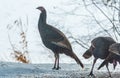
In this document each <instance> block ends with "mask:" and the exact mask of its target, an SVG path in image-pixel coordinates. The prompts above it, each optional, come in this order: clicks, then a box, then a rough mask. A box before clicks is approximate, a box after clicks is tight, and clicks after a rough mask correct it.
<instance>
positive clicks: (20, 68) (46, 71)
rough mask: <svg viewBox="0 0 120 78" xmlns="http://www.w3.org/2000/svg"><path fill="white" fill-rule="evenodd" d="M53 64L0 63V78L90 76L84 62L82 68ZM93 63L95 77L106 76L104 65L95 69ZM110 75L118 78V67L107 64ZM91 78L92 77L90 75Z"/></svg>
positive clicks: (72, 77)
mask: <svg viewBox="0 0 120 78" xmlns="http://www.w3.org/2000/svg"><path fill="white" fill-rule="evenodd" d="M52 66H53V64H22V63H0V78H90V77H88V76H87V75H88V74H89V72H90V69H91V66H92V64H91V65H88V64H86V65H85V68H84V69H81V67H80V66H79V65H77V64H60V66H61V69H60V70H52ZM98 66H99V65H98V64H96V65H95V70H94V74H95V78H108V73H107V70H106V68H105V67H103V68H102V69H101V70H97V67H98ZM109 68H110V71H111V74H112V77H113V78H120V74H119V73H120V67H119V65H118V66H117V68H116V70H113V67H112V65H111V66H109ZM91 78H92V77H91Z"/></svg>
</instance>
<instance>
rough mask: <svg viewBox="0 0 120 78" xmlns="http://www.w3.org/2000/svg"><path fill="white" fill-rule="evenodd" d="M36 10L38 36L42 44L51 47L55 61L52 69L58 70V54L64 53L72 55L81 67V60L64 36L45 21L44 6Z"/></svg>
mask: <svg viewBox="0 0 120 78" xmlns="http://www.w3.org/2000/svg"><path fill="white" fill-rule="evenodd" d="M37 9H38V10H40V11H41V13H40V18H39V21H38V29H39V32H40V36H41V38H42V42H43V44H44V45H45V46H46V47H47V48H49V49H51V50H52V51H53V53H54V55H55V63H54V67H53V69H56V70H58V69H59V68H60V67H59V54H60V53H64V54H66V55H67V56H70V57H72V58H73V59H75V61H76V62H77V63H78V64H80V65H81V67H82V68H83V64H82V62H81V61H80V60H79V58H78V57H77V56H76V55H75V53H74V52H73V50H72V48H71V45H70V43H69V41H68V39H67V38H66V36H65V35H64V34H63V33H62V32H61V31H60V30H58V29H57V28H55V27H53V26H51V25H48V24H47V23H46V16H47V15H46V10H45V8H44V7H38V8H37Z"/></svg>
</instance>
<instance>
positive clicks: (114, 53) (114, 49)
mask: <svg viewBox="0 0 120 78" xmlns="http://www.w3.org/2000/svg"><path fill="white" fill-rule="evenodd" d="M109 52H110V53H109V55H108V56H107V58H106V59H105V60H104V61H103V62H102V64H101V65H100V66H99V68H98V70H99V69H100V68H101V67H103V66H104V65H105V64H106V63H108V61H110V63H113V67H114V69H115V67H116V66H117V62H119V64H120V43H114V44H112V45H110V47H109Z"/></svg>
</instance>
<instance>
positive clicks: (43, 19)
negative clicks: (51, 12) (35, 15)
mask: <svg viewBox="0 0 120 78" xmlns="http://www.w3.org/2000/svg"><path fill="white" fill-rule="evenodd" d="M43 25H46V11H45V10H43V11H41V14H40V18H39V23H38V26H39V27H41V26H43Z"/></svg>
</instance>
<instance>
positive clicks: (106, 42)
mask: <svg viewBox="0 0 120 78" xmlns="http://www.w3.org/2000/svg"><path fill="white" fill-rule="evenodd" d="M113 43H115V41H114V40H113V39H112V38H111V37H97V38H95V39H93V40H92V41H91V46H90V48H89V49H88V50H87V51H86V52H85V53H84V54H83V57H84V58H86V59H88V58H90V57H91V56H92V55H93V56H94V61H93V65H92V69H91V72H90V74H89V76H94V74H93V68H94V65H95V63H96V61H97V59H99V58H100V59H106V58H107V57H108V55H109V54H110V52H109V50H108V49H109V46H110V45H111V44H113ZM113 61H114V59H113V58H112V59H111V60H109V61H107V63H104V64H105V65H106V68H107V70H108V72H109V68H108V63H112V62H113ZM109 76H110V77H111V74H110V72H109Z"/></svg>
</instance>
